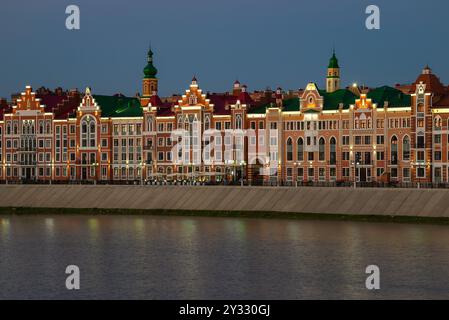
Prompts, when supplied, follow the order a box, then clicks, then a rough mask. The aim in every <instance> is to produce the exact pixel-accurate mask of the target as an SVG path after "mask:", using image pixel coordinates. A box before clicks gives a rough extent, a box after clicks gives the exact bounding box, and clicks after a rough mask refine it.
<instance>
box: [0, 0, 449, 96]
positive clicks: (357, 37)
mask: <svg viewBox="0 0 449 320" xmlns="http://www.w3.org/2000/svg"><path fill="white" fill-rule="evenodd" d="M69 4H76V5H78V6H79V8H80V11H81V29H80V30H78V31H69V30H67V29H66V28H65V19H66V17H67V15H66V14H65V8H66V6H67V5H69ZM369 4H375V5H378V6H379V8H380V10H381V29H380V30H374V31H370V30H367V29H366V28H365V19H366V17H367V15H366V14H365V8H366V7H367V6H368V5H369ZM0 12H1V19H0V35H1V40H2V46H1V50H0V96H2V97H9V96H10V94H11V93H13V92H18V91H22V90H23V88H24V86H25V85H28V84H29V85H32V86H33V88H37V87H39V86H42V85H44V86H48V87H50V88H54V87H57V86H62V87H63V88H79V89H83V88H84V87H85V86H91V87H92V89H93V92H94V93H96V94H114V93H117V92H122V93H124V94H126V95H134V94H135V93H136V92H137V91H140V90H141V89H140V85H141V78H142V69H143V67H144V66H145V63H146V52H147V49H148V45H149V43H150V41H151V44H152V48H153V51H154V53H155V56H154V59H155V64H156V67H157V68H158V70H159V79H160V82H159V83H160V84H159V92H160V95H170V94H172V93H180V92H183V91H184V90H185V89H186V88H187V87H188V84H189V82H190V80H191V78H192V76H193V75H194V74H195V75H196V77H197V78H198V80H199V84H200V86H201V87H202V88H203V90H204V91H211V92H220V91H225V90H229V89H230V88H231V86H232V83H233V81H234V80H235V79H236V78H238V79H239V80H240V81H241V82H242V83H246V84H247V85H248V87H249V89H250V90H255V89H263V88H265V87H267V86H270V87H272V88H276V87H278V86H281V87H282V88H284V89H297V88H303V87H304V86H305V85H306V83H307V82H309V81H314V82H316V83H318V85H319V86H320V87H323V86H324V77H325V72H326V66H327V63H328V60H329V57H330V55H331V52H332V47H333V46H335V49H336V52H337V56H338V58H339V61H340V67H341V68H342V82H343V84H345V85H347V84H350V83H353V82H357V83H360V84H365V85H369V86H379V85H384V84H387V85H394V84H395V83H409V82H413V81H414V80H415V79H416V77H417V75H418V74H419V72H420V71H421V69H422V68H423V66H424V65H426V64H427V63H428V64H429V65H430V66H431V67H432V68H433V70H434V72H435V73H436V74H437V75H438V76H440V78H441V80H442V81H443V82H444V83H446V82H449V56H448V54H447V53H448V51H449V41H448V35H449V26H448V20H447V12H449V1H447V0H429V1H418V0H408V1H407V0H394V1H391V0H385V1H384V0H371V1H365V0H338V1H336V0H314V1H299V0H296V1H294V0H276V1H274V0H227V1H221V0H219V1H217V0H215V1H212V0H188V1H181V0H164V1H159V0H152V1H148V0H147V1H144V0H128V1H117V0H109V1H106V0H95V1H93V0H70V1H65V0H41V1H31V0H29V1H23V0H14V1H10V0H2V1H1V4H0Z"/></svg>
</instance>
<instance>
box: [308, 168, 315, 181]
mask: <svg viewBox="0 0 449 320" xmlns="http://www.w3.org/2000/svg"><path fill="white" fill-rule="evenodd" d="M307 175H308V177H307V178H308V179H309V181H313V180H314V178H315V170H313V168H308V169H307Z"/></svg>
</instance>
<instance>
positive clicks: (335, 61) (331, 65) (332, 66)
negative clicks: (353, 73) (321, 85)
mask: <svg viewBox="0 0 449 320" xmlns="http://www.w3.org/2000/svg"><path fill="white" fill-rule="evenodd" d="M327 68H328V69H338V68H340V67H339V66H338V59H337V56H336V55H335V48H333V49H332V57H331V58H330V60H329V66H328V67H327Z"/></svg>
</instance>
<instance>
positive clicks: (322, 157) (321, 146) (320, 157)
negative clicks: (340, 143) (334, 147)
mask: <svg viewBox="0 0 449 320" xmlns="http://www.w3.org/2000/svg"><path fill="white" fill-rule="evenodd" d="M318 150H319V152H318V160H319V161H324V160H325V159H326V156H325V150H326V145H325V142H324V138H320V141H319V149H318Z"/></svg>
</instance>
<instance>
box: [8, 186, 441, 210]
mask: <svg viewBox="0 0 449 320" xmlns="http://www.w3.org/2000/svg"><path fill="white" fill-rule="evenodd" d="M0 207H48V208H128V209H171V210H176V209H179V210H220V211H273V212H300V213H331V214H334V213H337V214H358V215H373V214H374V215H401V216H428V217H449V190H444V189H390V188H358V189H352V188H315V187H302V188H288V187H234V186H195V187H192V186H118V185H96V186H94V185H3V186H0Z"/></svg>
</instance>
